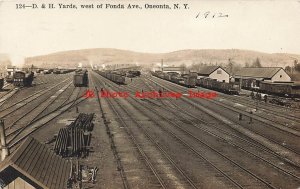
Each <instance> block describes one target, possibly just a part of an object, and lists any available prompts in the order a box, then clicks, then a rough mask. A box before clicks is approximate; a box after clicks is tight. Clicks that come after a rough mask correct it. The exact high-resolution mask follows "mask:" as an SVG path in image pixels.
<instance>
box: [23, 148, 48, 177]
mask: <svg viewBox="0 0 300 189" xmlns="http://www.w3.org/2000/svg"><path fill="white" fill-rule="evenodd" d="M45 149H46V147H45V146H44V145H42V144H41V148H40V149H39V150H38V151H36V154H35V156H34V158H32V163H31V164H30V166H29V169H28V171H27V172H28V173H29V174H30V175H31V176H33V171H35V172H38V171H39V170H38V169H39V166H37V164H40V163H45V162H41V160H40V158H41V156H43V155H45ZM33 177H34V176H33Z"/></svg>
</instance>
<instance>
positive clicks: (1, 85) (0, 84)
mask: <svg viewBox="0 0 300 189" xmlns="http://www.w3.org/2000/svg"><path fill="white" fill-rule="evenodd" d="M3 86H4V79H3V78H0V90H2V88H3Z"/></svg>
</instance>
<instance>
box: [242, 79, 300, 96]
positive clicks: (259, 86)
mask: <svg viewBox="0 0 300 189" xmlns="http://www.w3.org/2000/svg"><path fill="white" fill-rule="evenodd" d="M241 85H242V86H241V87H242V89H246V90H250V91H255V92H261V93H265V94H269V95H275V96H283V97H290V98H299V97H300V83H296V82H293V81H290V82H280V81H275V82H271V81H260V80H256V79H254V78H253V79H243V80H242V82H241Z"/></svg>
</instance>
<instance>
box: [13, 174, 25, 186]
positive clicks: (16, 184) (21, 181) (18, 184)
mask: <svg viewBox="0 0 300 189" xmlns="http://www.w3.org/2000/svg"><path fill="white" fill-rule="evenodd" d="M15 188H18V189H25V181H24V180H23V179H21V178H20V177H18V178H17V179H16V180H15Z"/></svg>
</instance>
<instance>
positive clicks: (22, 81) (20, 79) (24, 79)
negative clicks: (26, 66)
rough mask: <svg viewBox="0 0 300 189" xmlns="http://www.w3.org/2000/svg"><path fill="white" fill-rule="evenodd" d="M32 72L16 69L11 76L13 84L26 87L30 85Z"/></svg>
mask: <svg viewBox="0 0 300 189" xmlns="http://www.w3.org/2000/svg"><path fill="white" fill-rule="evenodd" d="M33 77H34V73H33V72H30V73H26V72H24V71H16V72H15V73H14V76H13V84H14V86H18V87H28V86H31V85H32V81H33Z"/></svg>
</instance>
